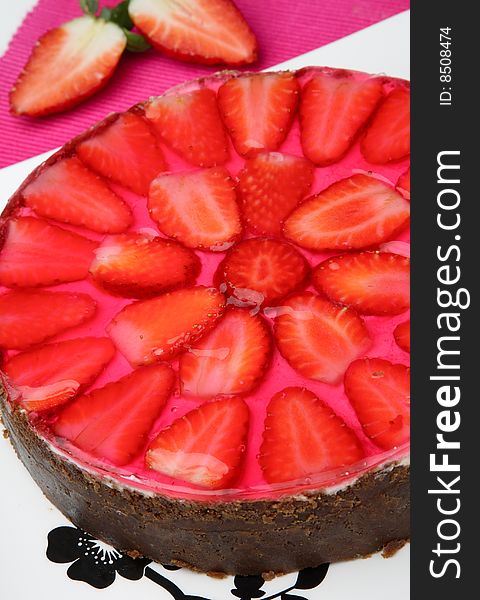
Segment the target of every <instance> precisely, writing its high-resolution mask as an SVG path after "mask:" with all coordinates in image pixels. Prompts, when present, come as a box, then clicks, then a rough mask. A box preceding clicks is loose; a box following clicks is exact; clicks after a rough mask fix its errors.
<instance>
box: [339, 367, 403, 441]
mask: <svg viewBox="0 0 480 600" xmlns="http://www.w3.org/2000/svg"><path fill="white" fill-rule="evenodd" d="M345 393H346V394H347V396H348V398H349V400H350V402H351V404H352V406H353V408H354V409H355V412H356V413H357V417H358V420H359V421H360V423H361V425H362V427H363V431H364V432H365V435H367V436H368V437H369V438H370V439H371V440H372V441H373V442H375V444H377V446H380V447H381V448H385V449H387V450H389V449H390V448H395V447H397V446H401V445H402V444H404V443H405V442H407V441H408V440H409V438H410V369H409V368H408V367H406V366H405V365H394V364H392V363H391V362H389V361H388V360H383V359H381V358H363V359H361V360H356V361H354V362H353V363H352V364H351V365H350V366H349V367H348V369H347V372H346V373H345Z"/></svg>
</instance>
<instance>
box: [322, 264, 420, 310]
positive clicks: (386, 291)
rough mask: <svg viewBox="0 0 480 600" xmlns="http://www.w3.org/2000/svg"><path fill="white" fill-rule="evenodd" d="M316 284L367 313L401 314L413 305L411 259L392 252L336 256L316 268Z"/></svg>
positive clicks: (331, 296) (343, 301)
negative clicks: (411, 296) (411, 297)
mask: <svg viewBox="0 0 480 600" xmlns="http://www.w3.org/2000/svg"><path fill="white" fill-rule="evenodd" d="M312 281H313V285H314V286H315V287H316V289H317V290H318V291H319V292H323V293H324V294H325V295H326V296H328V298H330V300H333V301H334V302H340V303H341V304H346V305H347V306H353V308H355V310H356V311H357V312H359V313H362V314H365V315H398V314H400V313H402V312H404V311H406V310H407V309H408V308H409V306H410V259H408V258H406V257H405V256H400V255H398V254H392V253H390V252H354V253H351V254H342V255H341V256H334V257H333V258H329V259H328V260H326V261H324V262H322V263H320V264H319V265H317V266H316V267H315V269H314V270H313V274H312Z"/></svg>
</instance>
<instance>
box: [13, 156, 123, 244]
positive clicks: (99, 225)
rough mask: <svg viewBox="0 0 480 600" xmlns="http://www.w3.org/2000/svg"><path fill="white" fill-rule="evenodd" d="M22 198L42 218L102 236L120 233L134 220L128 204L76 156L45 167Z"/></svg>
mask: <svg viewBox="0 0 480 600" xmlns="http://www.w3.org/2000/svg"><path fill="white" fill-rule="evenodd" d="M22 195H23V199H24V202H25V205H26V206H28V207H29V208H31V209H32V210H34V211H35V212H36V213H37V214H38V215H40V216H42V217H46V218H48V219H54V220H55V221H60V222H62V223H69V224H70V225H78V226H81V227H86V228H87V229H91V230H92V231H97V232H99V233H120V232H122V231H125V230H126V229H127V228H128V226H129V225H130V223H131V221H132V214H131V211H130V209H129V207H128V206H127V204H126V203H125V202H124V201H123V200H121V199H120V198H119V197H118V196H117V195H116V194H114V193H113V192H112V190H111V189H110V188H109V187H108V186H107V184H106V183H105V181H104V180H103V179H101V178H100V177H98V176H97V175H95V174H94V173H92V172H91V171H90V170H89V169H87V167H85V166H84V165H83V164H82V162H81V161H80V160H79V159H78V158H76V157H72V158H63V159H62V160H59V161H57V162H56V163H55V164H53V165H49V166H47V167H45V168H44V169H43V170H42V171H41V172H40V174H39V175H38V176H37V177H36V178H35V179H34V180H33V181H32V182H31V183H29V184H28V185H27V186H26V187H25V188H24V189H23V190H22Z"/></svg>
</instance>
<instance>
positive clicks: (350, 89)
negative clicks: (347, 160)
mask: <svg viewBox="0 0 480 600" xmlns="http://www.w3.org/2000/svg"><path fill="white" fill-rule="evenodd" d="M381 98H382V82H381V80H380V78H370V79H364V80H363V81H358V80H355V79H352V77H351V76H349V75H348V74H345V73H344V72H342V71H334V72H332V73H328V72H325V73H321V74H318V75H315V76H314V77H312V79H310V81H308V82H307V83H306V84H305V86H304V87H303V89H302V95H301V102H300V128H301V142H302V147H303V151H304V154H305V156H306V157H307V158H309V159H310V160H311V161H312V162H314V163H315V164H317V165H320V166H326V165H329V164H331V163H335V162H337V161H338V160H340V159H341V158H342V156H343V155H344V154H345V153H346V152H347V151H348V150H349V148H350V146H351V145H352V143H353V141H354V139H355V137H356V135H357V133H358V131H359V130H360V128H361V127H362V126H363V125H364V123H365V122H366V121H367V120H368V118H369V117H370V115H371V114H372V112H373V110H374V108H375V107H376V105H377V104H378V102H379V101H380V99H381Z"/></svg>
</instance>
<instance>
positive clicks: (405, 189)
mask: <svg viewBox="0 0 480 600" xmlns="http://www.w3.org/2000/svg"><path fill="white" fill-rule="evenodd" d="M397 190H398V191H399V192H400V193H401V194H402V196H405V198H408V199H409V200H410V167H408V169H407V170H406V171H405V172H404V173H402V174H401V175H400V177H399V178H398V181H397Z"/></svg>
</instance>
